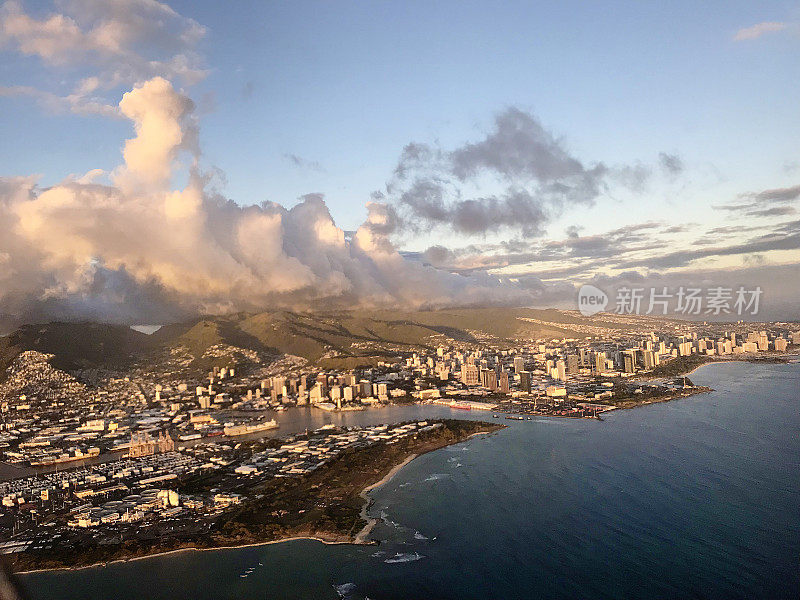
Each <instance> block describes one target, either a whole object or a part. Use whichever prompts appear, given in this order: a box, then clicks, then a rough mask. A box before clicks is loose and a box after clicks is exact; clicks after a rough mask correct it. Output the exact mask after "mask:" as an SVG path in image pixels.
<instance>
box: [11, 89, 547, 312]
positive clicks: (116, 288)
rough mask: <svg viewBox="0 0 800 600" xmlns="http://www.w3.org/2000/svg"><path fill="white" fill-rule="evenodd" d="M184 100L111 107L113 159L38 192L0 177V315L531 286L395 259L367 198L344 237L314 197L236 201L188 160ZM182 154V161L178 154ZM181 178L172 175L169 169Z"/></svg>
mask: <svg viewBox="0 0 800 600" xmlns="http://www.w3.org/2000/svg"><path fill="white" fill-rule="evenodd" d="M193 111H194V105H193V103H192V102H191V100H190V99H189V98H188V97H186V96H185V95H183V94H182V93H180V92H178V91H177V90H175V89H174V87H173V86H172V85H171V84H170V83H169V82H168V81H166V80H165V79H162V78H154V79H151V80H148V81H146V82H144V83H142V84H140V85H137V86H135V87H134V88H133V89H132V90H131V91H129V92H127V93H126V94H125V95H124V96H123V98H122V100H121V102H120V103H119V113H120V115H122V116H123V117H125V118H127V119H129V120H130V121H131V122H132V124H133V127H134V130H135V136H134V137H133V138H131V139H129V140H128V141H127V142H126V143H125V145H124V149H123V157H124V162H123V163H122V164H121V165H119V166H118V167H117V168H116V169H114V170H113V171H112V172H111V173H110V174H109V182H110V183H109V184H100V183H96V178H97V176H98V175H100V174H102V172H98V171H97V170H92V171H89V172H88V173H87V174H86V175H85V176H82V177H70V178H68V179H66V180H64V181H63V182H61V183H60V184H58V185H55V186H52V187H48V188H40V187H39V186H38V184H37V180H36V178H33V177H17V178H0V221H1V222H2V223H3V224H4V235H3V236H2V238H0V313H3V314H7V315H8V314H16V315H24V316H25V317H26V318H27V319H28V320H30V319H42V318H53V317H57V318H93V319H101V320H110V321H117V322H120V321H121V322H154V323H161V322H166V321H171V320H176V319H179V318H183V317H184V316H186V315H190V314H202V313H224V312H230V311H235V310H259V309H264V308H267V307H269V308H272V307H286V308H294V309H297V308H311V307H317V306H325V307H333V306H339V307H355V306H381V307H396V306H404V307H416V308H418V307H439V306H448V305H456V304H457V305H468V304H517V305H519V304H529V303H530V302H533V301H534V300H535V299H536V298H537V297H542V295H543V293H544V292H543V291H542V290H541V289H539V288H536V289H534V288H531V287H530V286H527V285H522V284H520V283H514V282H509V281H500V280H499V279H498V277H496V276H490V275H488V274H486V273H475V274H474V275H470V276H465V275H460V274H453V273H449V272H445V271H441V270H438V269H435V268H433V267H431V266H426V265H424V264H422V263H420V262H419V261H414V260H407V259H406V258H405V257H403V256H402V255H401V254H400V253H399V252H398V251H397V250H396V248H395V247H394V245H393V244H392V242H391V241H390V239H389V237H388V236H389V233H390V232H391V231H394V230H395V229H396V227H397V225H396V222H395V221H396V219H397V216H396V214H395V213H394V211H393V209H392V207H390V206H387V205H385V204H383V203H380V202H370V203H369V204H368V207H367V208H368V218H367V221H366V222H365V223H364V224H363V225H362V226H361V227H360V228H359V229H358V230H357V231H356V232H354V233H353V234H352V235H351V236H347V235H345V232H344V231H343V230H342V229H340V228H339V227H337V226H336V224H335V223H334V221H333V219H332V217H331V214H330V212H329V211H328V208H327V206H326V204H325V201H324V198H323V197H322V195H321V194H308V195H306V196H304V197H302V198H301V199H300V202H299V203H298V204H297V205H295V206H294V207H292V208H291V209H286V208H284V207H283V206H281V205H279V204H274V203H263V204H259V205H239V204H236V203H234V202H233V201H231V200H228V199H226V198H224V197H222V196H221V195H219V194H218V193H215V192H214V191H213V189H212V186H211V185H210V182H211V178H212V175H210V174H206V173H204V172H202V171H201V170H200V169H199V167H198V157H199V153H200V150H199V148H198V146H197V122H196V120H195V118H194V114H193ZM184 158H188V162H187V161H183V159H184ZM184 163H186V164H187V166H188V183H187V184H186V186H185V187H183V188H182V189H176V188H174V187H173V185H172V181H173V179H176V177H175V175H176V173H177V172H178V171H179V170H182V165H183V164H184Z"/></svg>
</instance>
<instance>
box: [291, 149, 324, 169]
mask: <svg viewBox="0 0 800 600" xmlns="http://www.w3.org/2000/svg"><path fill="white" fill-rule="evenodd" d="M283 158H285V159H286V160H288V161H289V162H290V163H292V164H293V165H294V166H295V167H298V168H300V169H307V170H309V171H318V172H322V171H324V169H323V168H322V165H321V164H319V163H318V162H317V161H315V160H307V159H305V158H303V157H301V156H297V154H290V153H287V154H284V155H283Z"/></svg>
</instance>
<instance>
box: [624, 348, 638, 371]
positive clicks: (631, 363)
mask: <svg viewBox="0 0 800 600" xmlns="http://www.w3.org/2000/svg"><path fill="white" fill-rule="evenodd" d="M622 370H623V371H625V373H635V372H636V354H635V353H634V351H633V350H626V351H625V353H624V354H623V355H622Z"/></svg>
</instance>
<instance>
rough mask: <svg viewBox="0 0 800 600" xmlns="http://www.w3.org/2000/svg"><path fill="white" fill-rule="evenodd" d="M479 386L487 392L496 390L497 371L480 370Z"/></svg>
mask: <svg viewBox="0 0 800 600" xmlns="http://www.w3.org/2000/svg"><path fill="white" fill-rule="evenodd" d="M481 385H482V386H483V387H485V388H486V389H487V390H492V391H495V390H496V389H497V371H495V370H494V369H481Z"/></svg>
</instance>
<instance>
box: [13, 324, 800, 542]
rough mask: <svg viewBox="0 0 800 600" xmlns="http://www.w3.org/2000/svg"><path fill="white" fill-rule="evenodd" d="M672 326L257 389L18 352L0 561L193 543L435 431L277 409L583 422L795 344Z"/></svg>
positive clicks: (399, 361) (302, 372)
mask: <svg viewBox="0 0 800 600" xmlns="http://www.w3.org/2000/svg"><path fill="white" fill-rule="evenodd" d="M682 327H683V330H682V331H677V330H676V331H667V332H660V333H648V334H640V333H636V334H623V333H618V334H614V335H610V334H607V335H604V336H602V337H598V336H593V337H588V338H582V339H562V340H537V341H531V342H528V343H521V342H520V343H519V345H517V346H515V347H502V348H501V347H493V346H492V345H491V344H486V345H485V346H483V347H475V346H474V345H473V346H470V345H468V344H461V345H451V346H439V347H437V348H435V349H434V348H431V349H430V350H423V349H420V350H419V351H417V352H409V353H407V354H401V355H398V356H397V358H396V359H393V360H386V361H381V362H379V363H378V364H376V365H374V366H371V367H368V368H360V369H354V370H349V371H346V372H336V371H320V370H314V369H312V368H310V367H308V366H304V365H302V364H300V363H298V362H297V361H295V362H292V361H288V362H287V363H286V364H287V367H286V369H285V371H284V372H283V373H280V374H278V375H272V376H269V377H264V376H263V375H264V373H263V371H262V370H259V369H254V368H252V365H250V364H248V362H247V361H242V360H238V361H236V362H227V363H226V362H225V361H226V360H229V359H228V358H226V357H228V356H229V354H226V353H225V352H220V358H219V363H220V364H218V366H215V367H213V368H212V369H211V370H210V371H209V372H207V373H206V374H205V375H204V376H202V377H200V376H196V377H194V378H192V377H189V376H187V375H186V374H185V373H186V371H185V370H184V369H182V368H181V366H180V365H179V364H172V363H169V362H167V363H165V364H160V365H157V366H156V365H139V366H137V367H135V368H132V369H131V370H130V371H128V372H124V373H122V372H113V371H103V370H93V369H85V370H81V371H75V372H70V373H68V372H65V371H61V370H59V369H56V368H54V367H53V366H52V365H51V362H50V359H51V358H52V357H50V356H48V355H45V354H41V353H38V352H35V351H28V352H24V353H22V354H20V355H19V356H18V357H17V358H16V359H15V360H14V361H13V363H12V364H11V366H10V367H9V368H8V370H7V373H6V377H5V380H4V381H3V383H2V384H0V409H1V411H2V412H1V413H0V414H1V417H0V419H1V422H0V452H1V453H2V464H1V465H0V468H1V470H0V499H1V504H0V552H2V553H5V554H9V553H17V552H23V551H27V550H41V549H48V548H70V547H76V546H80V544H81V543H82V540H85V539H88V538H87V536H88V537H90V538H91V539H94V540H97V539H98V538H102V537H103V536H113V537H115V538H122V537H125V536H127V535H131V536H134V535H140V534H141V532H142V531H146V527H147V526H153V525H164V524H169V526H170V527H171V528H173V529H175V528H185V529H187V530H193V531H202V530H203V528H209V527H212V526H213V522H214V520H215V519H216V518H217V517H218V516H219V515H220V514H222V513H224V512H225V511H227V510H230V509H231V508H232V507H235V506H237V505H239V504H240V503H241V502H242V501H243V500H245V499H247V498H248V494H249V492H250V490H252V488H253V487H254V486H255V485H256V484H257V483H259V482H263V481H265V480H267V479H269V478H282V477H285V478H292V477H304V476H305V475H307V474H309V473H311V472H312V471H315V470H316V469H319V468H320V467H322V466H323V465H325V464H326V463H327V462H329V461H331V460H333V459H334V458H336V457H337V456H340V455H341V454H342V453H343V452H345V451H349V450H356V449H359V448H366V447H369V446H374V445H376V444H392V443H395V442H397V441H398V440H400V439H402V438H404V437H406V436H413V435H418V434H419V433H420V432H422V431H425V430H427V429H430V428H435V427H437V426H439V424H437V423H435V422H431V423H429V422H427V421H424V420H423V421H412V422H408V423H402V424H390V425H386V424H384V425H375V426H364V427H340V426H335V425H325V426H323V427H321V428H318V429H316V430H312V431H303V432H299V433H291V434H282V433H281V431H280V424H279V420H280V413H281V412H283V411H286V410H297V409H296V408H293V407H302V409H304V410H321V411H331V412H336V411H349V410H369V409H370V407H375V406H381V405H385V404H389V403H406V404H407V403H412V402H417V403H432V404H438V405H443V406H445V407H449V408H452V409H458V410H484V411H487V413H488V414H491V416H493V417H496V418H500V417H503V418H511V419H526V418H529V417H530V416H532V415H540V416H561V417H598V416H599V415H601V414H602V413H603V412H605V411H608V410H612V409H615V408H619V407H625V406H627V404H626V403H630V402H637V401H638V402H641V401H645V399H652V400H653V401H656V400H657V399H659V398H663V397H664V396H670V395H673V397H674V395H676V394H677V395H680V394H682V393H685V392H686V390H687V389H689V390H690V389H691V387H692V384H691V382H690V380H687V379H686V378H684V377H675V376H671V375H669V374H667V375H663V376H656V375H659V369H661V370H662V371H663V369H664V367H667V366H669V365H670V364H676V363H675V361H680V360H682V359H691V358H698V357H711V358H722V359H737V358H738V359H746V358H755V357H759V356H762V357H763V356H771V355H780V354H783V353H786V352H787V350H788V349H789V347H790V346H791V345H797V344H800V332H792V331H791V330H790V329H789V328H788V326H783V327H781V326H775V325H771V326H764V325H762V326H761V327H763V328H764V329H763V330H762V329H752V327H748V326H746V325H739V326H738V327H736V326H732V327H731V329H737V328H738V329H739V331H738V332H734V331H723V330H719V331H713V333H709V332H708V331H705V332H704V330H703V329H704V328H703V326H701V325H699V324H698V325H689V324H686V325H683V326H682ZM689 329H692V331H689ZM710 329H712V328H710V327H709V328H707V330H710ZM748 329H750V330H748ZM649 375H653V377H648V376H649Z"/></svg>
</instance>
